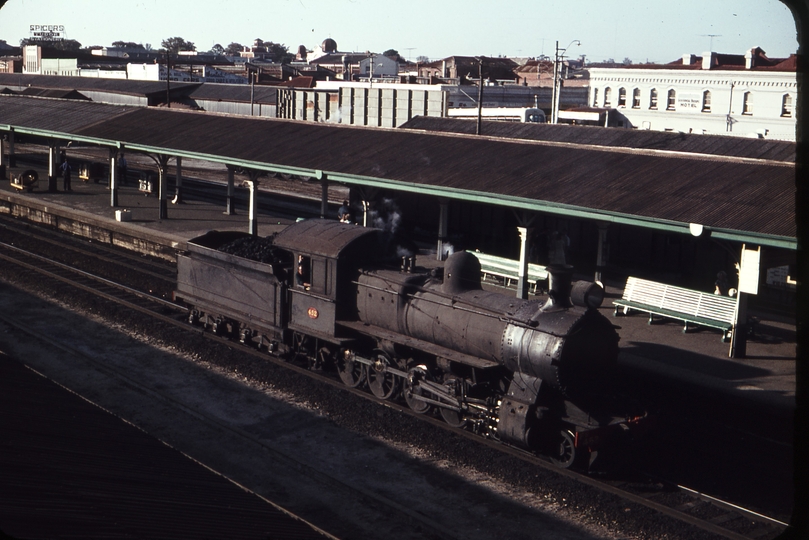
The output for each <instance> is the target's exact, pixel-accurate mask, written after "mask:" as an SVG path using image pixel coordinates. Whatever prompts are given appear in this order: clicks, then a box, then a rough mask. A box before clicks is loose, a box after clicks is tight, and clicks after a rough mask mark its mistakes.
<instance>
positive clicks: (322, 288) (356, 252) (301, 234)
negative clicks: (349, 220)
mask: <svg viewBox="0 0 809 540" xmlns="http://www.w3.org/2000/svg"><path fill="white" fill-rule="evenodd" d="M377 233H378V231H377V230H376V229H370V228H363V227H357V226H354V225H351V224H346V223H340V222H336V221H329V220H323V219H315V220H307V221H301V222H298V223H294V224H292V225H290V226H289V227H287V228H286V229H284V230H283V231H281V232H280V233H278V235H277V236H276V237H275V239H274V241H273V245H274V246H276V247H278V248H280V249H284V250H287V251H289V252H290V253H291V254H292V255H293V257H292V259H293V260H294V261H296V266H295V268H294V269H292V272H290V273H289V275H290V283H289V284H288V285H289V289H288V291H289V324H288V328H289V329H290V330H292V331H294V332H298V333H300V334H305V335H309V336H313V337H315V338H318V339H323V340H326V341H334V340H335V339H336V338H339V336H338V335H337V332H336V328H335V321H337V320H338V319H340V318H344V317H346V316H350V313H347V310H346V309H345V306H346V305H347V301H350V300H351V299H350V298H348V297H347V292H348V287H346V284H347V282H348V281H349V280H350V279H351V275H352V271H353V269H354V268H355V267H356V265H357V264H358V263H360V262H362V261H365V260H367V259H369V257H372V256H373V254H375V253H377V250H376V249H375V245H376V240H377Z"/></svg>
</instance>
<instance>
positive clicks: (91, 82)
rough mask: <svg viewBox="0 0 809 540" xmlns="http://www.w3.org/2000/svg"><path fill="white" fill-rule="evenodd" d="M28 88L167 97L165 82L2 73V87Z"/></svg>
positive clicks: (182, 85)
mask: <svg viewBox="0 0 809 540" xmlns="http://www.w3.org/2000/svg"><path fill="white" fill-rule="evenodd" d="M200 84H201V83H181V82H172V83H171V88H172V89H173V90H179V89H189V90H190V89H193V88H195V87H197V86H199V85H200ZM28 86H35V87H38V88H53V89H62V90H79V91H81V90H95V91H99V92H101V91H103V92H112V93H116V94H127V95H133V96H151V95H156V94H157V95H160V94H162V95H165V94H166V82H165V81H136V80H132V79H104V78H95V77H62V76H58V75H27V74H22V73H0V87H6V88H9V89H11V90H17V91H19V90H21V89H22V88H26V87H28Z"/></svg>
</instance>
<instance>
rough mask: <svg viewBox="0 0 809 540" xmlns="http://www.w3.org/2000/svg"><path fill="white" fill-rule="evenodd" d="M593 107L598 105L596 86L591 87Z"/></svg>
mask: <svg viewBox="0 0 809 540" xmlns="http://www.w3.org/2000/svg"><path fill="white" fill-rule="evenodd" d="M593 107H598V88H593Z"/></svg>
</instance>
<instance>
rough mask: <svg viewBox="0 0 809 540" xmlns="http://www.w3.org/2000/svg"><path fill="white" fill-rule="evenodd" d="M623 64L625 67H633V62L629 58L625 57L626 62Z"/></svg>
mask: <svg viewBox="0 0 809 540" xmlns="http://www.w3.org/2000/svg"><path fill="white" fill-rule="evenodd" d="M621 63H622V64H623V65H625V66H631V65H632V60H631V59H630V58H629V57H628V56H627V57H624V61H623V62H621Z"/></svg>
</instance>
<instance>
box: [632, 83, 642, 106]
mask: <svg viewBox="0 0 809 540" xmlns="http://www.w3.org/2000/svg"><path fill="white" fill-rule="evenodd" d="M632 108H633V109H640V88H635V89H634V90H632Z"/></svg>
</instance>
